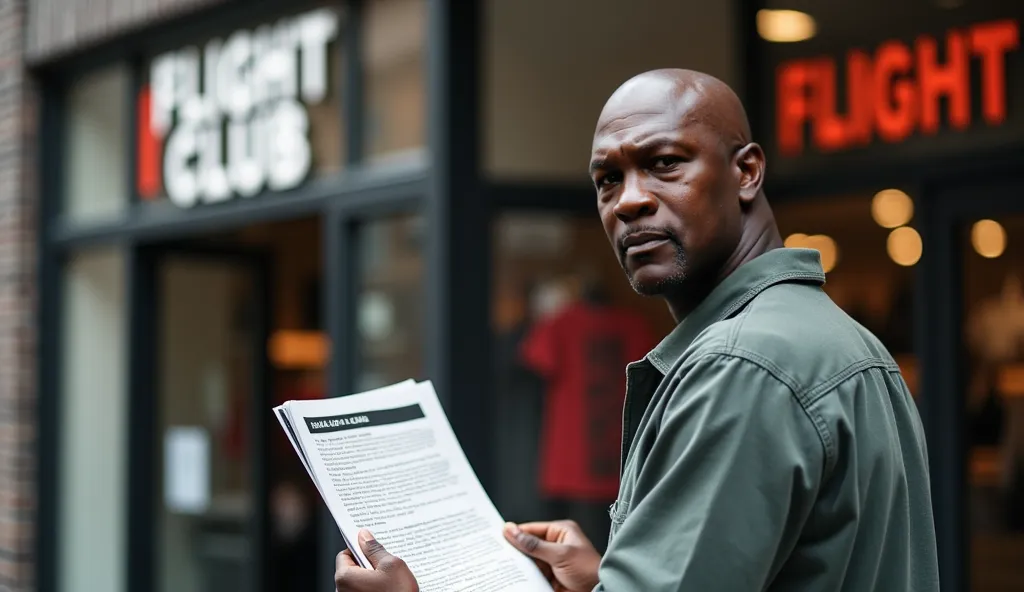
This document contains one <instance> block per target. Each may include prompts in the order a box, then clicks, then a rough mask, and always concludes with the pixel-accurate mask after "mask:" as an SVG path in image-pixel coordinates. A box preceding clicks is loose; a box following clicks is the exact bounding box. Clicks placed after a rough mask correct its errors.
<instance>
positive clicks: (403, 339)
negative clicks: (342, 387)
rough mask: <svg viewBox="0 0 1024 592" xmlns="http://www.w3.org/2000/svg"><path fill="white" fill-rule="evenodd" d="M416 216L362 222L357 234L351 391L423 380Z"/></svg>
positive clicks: (420, 231)
mask: <svg viewBox="0 0 1024 592" xmlns="http://www.w3.org/2000/svg"><path fill="white" fill-rule="evenodd" d="M424 230H425V229H424V227H423V219H422V218H421V217H420V216H413V215H406V216H400V217H395V218H386V219H381V220H374V221H371V222H367V223H365V224H363V225H362V226H361V227H360V228H359V235H358V246H357V249H358V251H357V253H358V270H359V271H358V284H357V286H358V288H357V300H356V307H357V309H356V322H357V333H356V335H357V356H358V359H357V369H356V380H355V389H356V390H357V391H364V390H369V389H372V388H376V387H380V386H385V385H388V384H393V383H396V382H400V381H402V380H405V379H407V378H416V379H423V378H425V376H424V375H425V367H424V360H423V343H424V341H423V339H424V338H423V318H424V303H423V267H424V264H425V262H424V260H423V251H424V244H423V240H424Z"/></svg>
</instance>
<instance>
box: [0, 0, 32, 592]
mask: <svg viewBox="0 0 1024 592" xmlns="http://www.w3.org/2000/svg"><path fill="white" fill-rule="evenodd" d="M25 17H26V7H25V0H0V591H5V592H6V591H18V592H21V591H24V590H32V589H33V576H34V574H33V569H32V567H33V549H34V502H35V499H36V495H35V488H34V483H35V478H34V473H35V454H34V450H35V442H34V436H35V429H34V426H35V420H34V401H35V388H34V374H35V352H34V348H35V345H34V344H35V331H34V326H33V325H34V323H33V315H34V310H33V306H34V302H35V297H34V293H35V287H36V286H35V242H34V241H35V218H34V213H35V212H34V207H33V206H34V203H35V201H34V199H32V197H31V196H32V195H34V188H33V185H34V180H33V179H32V175H31V171H32V170H33V169H34V166H33V162H32V157H33V156H34V154H35V153H34V134H33V130H34V129H35V127H36V121H35V109H34V108H33V106H34V98H33V96H32V92H33V91H32V88H31V81H30V80H28V79H27V78H26V76H25V72H24V69H23V68H22V57H23V51H22V50H23V46H24V37H23V31H24V23H25Z"/></svg>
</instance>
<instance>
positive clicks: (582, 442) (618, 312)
mask: <svg viewBox="0 0 1024 592" xmlns="http://www.w3.org/2000/svg"><path fill="white" fill-rule="evenodd" d="M656 343H657V342H656V341H655V339H654V336H653V334H652V332H651V331H650V329H649V327H648V325H647V323H646V321H645V319H644V318H643V317H641V316H640V315H637V314H635V313H632V312H630V311H628V310H623V309H620V308H615V307H611V306H597V305H592V304H588V303H583V302H580V303H574V304H571V305H568V306H567V307H566V308H565V309H563V310H562V311H560V312H558V313H556V314H554V315H552V316H551V317H549V318H547V319H544V320H542V321H539V322H538V323H537V324H536V325H535V326H534V327H533V328H532V329H531V330H530V331H529V332H528V333H527V335H526V337H525V339H524V340H523V343H522V346H521V350H520V353H521V356H522V359H523V362H524V363H525V364H526V365H527V366H528V367H529V368H531V369H532V370H533V371H534V372H536V373H537V374H539V375H541V376H542V377H544V378H545V379H546V380H547V383H548V392H547V396H546V400H545V403H544V423H543V428H542V434H541V443H540V451H541V452H540V455H541V458H540V488H541V491H542V493H543V494H544V495H545V496H547V497H549V498H562V499H572V500H582V501H606V500H611V499H615V496H616V495H617V493H618V488H619V456H620V445H621V442H622V405H623V400H624V398H625V393H626V378H625V377H626V365H627V364H629V363H630V362H635V361H637V360H640V359H642V358H643V357H644V356H645V355H647V353H648V352H649V351H650V350H651V349H652V348H653V347H654V346H655V345H656Z"/></svg>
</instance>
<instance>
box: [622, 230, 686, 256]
mask: <svg viewBox="0 0 1024 592" xmlns="http://www.w3.org/2000/svg"><path fill="white" fill-rule="evenodd" d="M641 232H651V233H656V234H663V235H665V238H666V239H668V240H670V241H672V242H673V243H675V244H676V245H679V244H680V243H679V237H678V236H676V233H675V232H673V231H672V230H671V229H670V228H665V227H663V226H652V225H649V224H637V225H636V226H629V227H627V228H626V230H625V231H624V232H623V233H622V234H620V235H619V238H618V239H616V241H615V246H616V247H617V248H618V250H619V254H620V255H623V256H625V254H626V244H625V243H626V239H628V238H629V237H631V236H633V235H635V234H640V233H641Z"/></svg>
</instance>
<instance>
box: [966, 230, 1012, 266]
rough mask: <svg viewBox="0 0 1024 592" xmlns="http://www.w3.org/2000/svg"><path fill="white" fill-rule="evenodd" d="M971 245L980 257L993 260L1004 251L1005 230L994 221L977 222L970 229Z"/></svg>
mask: <svg viewBox="0 0 1024 592" xmlns="http://www.w3.org/2000/svg"><path fill="white" fill-rule="evenodd" d="M971 245H973V246H974V250H975V251H977V253H978V254H979V255H981V256H982V257H985V258H987V259H995V258H996V257H999V256H1000V255H1002V254H1003V251H1005V250H1006V230H1005V229H1004V228H1003V225H1002V224H1000V223H998V222H996V221H995V220H978V221H977V222H975V223H974V226H972V227H971Z"/></svg>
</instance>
